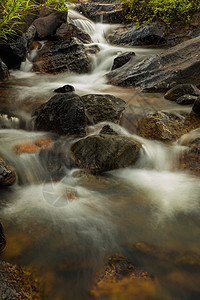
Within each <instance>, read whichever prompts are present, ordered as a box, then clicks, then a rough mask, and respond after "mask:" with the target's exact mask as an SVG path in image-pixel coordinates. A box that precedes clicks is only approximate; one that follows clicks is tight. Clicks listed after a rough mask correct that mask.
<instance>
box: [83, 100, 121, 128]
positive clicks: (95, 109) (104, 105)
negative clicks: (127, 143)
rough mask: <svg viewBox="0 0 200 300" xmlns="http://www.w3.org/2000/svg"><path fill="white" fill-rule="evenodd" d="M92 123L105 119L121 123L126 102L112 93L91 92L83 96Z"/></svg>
mask: <svg viewBox="0 0 200 300" xmlns="http://www.w3.org/2000/svg"><path fill="white" fill-rule="evenodd" d="M81 100H82V101H83V103H84V106H85V110H86V115H87V118H88V119H89V121H90V123H91V124H97V123H99V122H103V121H110V122H113V123H119V121H120V118H121V114H122V112H123V110H124V109H125V105H126V103H125V102H124V101H123V100H122V99H120V98H116V97H114V96H112V95H98V94H96V95H95V94H94V95H93V94H89V95H85V96H82V97H81Z"/></svg>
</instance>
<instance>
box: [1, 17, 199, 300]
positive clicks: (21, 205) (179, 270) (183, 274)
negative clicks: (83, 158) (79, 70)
mask: <svg viewBox="0 0 200 300" xmlns="http://www.w3.org/2000/svg"><path fill="white" fill-rule="evenodd" d="M70 20H71V22H73V23H74V24H75V25H76V26H79V27H82V28H83V29H84V30H86V31H87V32H88V33H89V34H90V35H91V36H92V39H93V43H94V44H98V46H99V47H100V52H99V53H98V54H96V55H93V56H92V57H91V59H92V61H93V70H92V71H91V73H90V74H83V75H77V74H73V73H63V74H58V75H54V76H52V75H43V74H36V73H33V72H31V60H32V59H33V57H34V55H35V54H36V53H31V54H30V56H29V57H28V58H27V61H26V62H25V63H23V64H22V66H21V69H20V70H19V71H12V72H11V74H12V77H11V79H10V81H9V83H8V84H7V85H5V86H3V91H4V92H6V93H7V94H6V97H5V99H4V97H3V98H2V99H1V101H0V111H1V112H2V115H1V116H0V128H1V129H0V141H1V148H0V156H3V157H4V158H5V159H8V161H10V162H11V163H12V164H13V165H14V166H15V168H16V170H17V173H18V182H17V183H16V184H15V185H14V186H12V187H10V188H9V189H6V190H3V191H1V195H0V200H1V211H0V217H1V219H2V221H3V224H4V226H5V229H6V236H7V247H6V250H5V251H4V253H3V254H2V257H1V259H5V260H8V261H10V262H12V263H17V264H21V265H33V266H38V267H40V268H41V274H42V276H43V279H44V281H45V287H46V290H47V292H48V291H49V294H50V295H51V296H49V294H48V297H47V298H46V299H50V300H51V299H52V300H55V299H59V300H64V299H70V300H71V299H77V300H79V299H80V300H82V299H83V300H86V299H93V296H92V295H90V294H89V293H88V291H89V290H90V289H91V288H92V286H93V284H94V278H95V273H96V271H97V270H99V268H100V267H102V265H103V263H104V261H105V258H106V257H107V256H109V255H112V254H115V253H121V254H123V255H125V256H126V257H127V258H128V259H129V260H131V261H133V262H134V263H135V264H136V265H138V266H139V267H141V268H143V269H145V270H147V271H149V272H150V273H151V274H153V275H154V276H155V278H156V279H155V280H154V281H152V282H150V283H148V284H147V283H144V284H142V283H140V284H138V285H136V286H134V285H133V284H132V283H130V285H128V286H126V287H125V288H122V291H121V290H120V289H119V290H118V291H117V292H116V291H115V290H111V291H110V295H109V296H106V295H105V296H102V297H101V296H100V297H99V298H98V299H117V300H121V299H125V298H127V299H169V300H171V299H175V300H177V299H181V300H183V299H192V300H193V299H199V297H200V287H199V281H200V273H199V268H200V247H199V246H200V219H199V213H200V208H199V202H200V182H199V178H198V177H195V176H192V175H190V174H187V173H183V172H177V171H174V167H175V165H176V162H177V157H178V154H179V152H180V151H181V149H182V147H184V146H180V145H178V144H174V145H171V146H165V145H163V144H161V143H159V142H155V141H148V140H145V139H143V138H141V137H139V136H135V135H132V134H131V133H130V132H131V131H130V130H131V128H130V126H128V128H126V129H125V128H123V127H121V126H119V125H115V124H110V126H111V127H112V128H113V129H114V130H116V131H117V132H119V133H121V134H122V135H126V136H133V137H134V138H135V139H137V140H139V141H140V142H141V143H142V145H143V148H142V152H141V158H140V160H139V161H138V163H137V165H136V166H134V168H127V169H123V170H115V171H112V172H108V173H106V174H105V175H104V176H99V177H97V178H96V179H94V178H92V177H91V178H90V179H87V178H86V179H85V180H84V179H80V178H79V177H77V176H75V174H76V172H77V170H74V169H73V170H70V169H69V168H68V164H67V163H66V162H65V160H66V159H65V160H63V157H65V158H66V157H67V155H68V151H69V148H70V145H71V143H72V142H73V139H71V138H63V137H57V136H54V135H52V134H51V133H46V132H35V131H34V130H33V124H32V122H31V116H30V113H29V109H28V108H27V107H31V106H27V105H29V104H31V105H33V104H34V103H36V102H39V101H41V99H42V100H47V99H49V98H50V97H51V96H52V95H53V90H54V89H55V88H57V87H60V86H62V85H64V84H72V85H73V86H74V87H75V89H76V92H77V94H79V95H83V94H87V93H111V94H113V95H117V96H118V97H121V98H123V99H124V100H125V101H127V111H128V113H130V114H131V113H134V112H140V111H144V110H148V111H151V110H153V111H155V110H161V109H162V110H173V109H175V108H177V106H176V104H174V103H171V102H168V101H166V100H164V98H163V96H162V95H158V94H157V95H155V94H150V95H147V94H141V93H139V92H138V91H137V90H136V89H133V88H132V89H131V88H129V89H123V88H118V87H113V86H109V85H107V84H106V80H105V77H104V75H105V74H106V73H107V72H108V71H109V70H110V69H111V66H112V62H113V59H114V58H115V57H116V56H117V55H118V54H120V53H122V52H125V51H134V52H135V53H136V57H135V58H134V59H135V61H136V62H137V61H139V60H141V59H143V58H144V57H146V56H150V55H153V54H155V53H157V52H159V51H160V50H155V49H149V48H139V47H135V48H125V47H113V46H111V45H109V44H108V43H107V42H106V38H105V36H106V33H107V32H108V31H109V30H111V27H112V26H114V25H112V26H111V25H107V24H94V23H92V22H91V21H89V20H87V19H86V18H84V17H82V16H81V15H79V14H78V13H76V12H71V13H70ZM35 51H37V50H35ZM24 107H25V108H26V109H25V110H24ZM100 125H103V124H100ZM100 125H99V124H98V125H96V126H92V127H90V128H89V129H88V131H89V133H90V134H94V133H95V132H98V131H99V128H100V127H101V126H100ZM195 134H197V135H199V133H198V132H196V133H195ZM47 137H48V138H49V137H51V138H53V139H54V141H55V145H56V149H59V154H60V153H61V154H62V155H61V158H59V159H60V163H61V164H62V166H63V167H62V172H63V176H62V178H61V179H60V180H59V181H54V182H52V181H51V180H50V174H49V170H48V168H47V165H48V162H49V161H48V159H49V158H48V157H47V156H42V157H41V155H40V154H39V153H38V152H35V153H32V154H27V153H23V154H21V155H17V154H15V153H14V151H13V148H14V146H16V145H18V144H21V143H27V142H32V141H35V140H38V139H42V138H47ZM59 157H60V156H59ZM50 159H51V158H50ZM66 191H69V192H70V193H71V194H73V195H75V196H74V197H69V196H67V195H66ZM138 243H147V244H150V245H153V246H155V247H156V249H157V254H156V255H154V256H151V255H149V254H148V253H145V252H144V251H143V252H142V251H136V250H135V245H136V244H137V245H138ZM163 248H164V249H165V251H166V252H167V253H170V254H167V255H166V257H165V258H162V257H160V253H161V251H162V250H161V249H163ZM174 253H176V255H175V254H174ZM185 253H187V255H185ZM169 257H170V258H171V259H169Z"/></svg>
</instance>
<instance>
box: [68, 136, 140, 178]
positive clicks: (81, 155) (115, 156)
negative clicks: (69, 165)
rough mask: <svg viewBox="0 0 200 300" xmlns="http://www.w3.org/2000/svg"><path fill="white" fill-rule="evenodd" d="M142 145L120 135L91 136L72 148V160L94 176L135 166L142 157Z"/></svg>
mask: <svg viewBox="0 0 200 300" xmlns="http://www.w3.org/2000/svg"><path fill="white" fill-rule="evenodd" d="M140 148H141V144H140V143H139V142H137V141H134V140H133V139H131V138H128V137H125V136H119V135H109V134H101V135H91V136H88V137H86V138H84V139H80V140H79V141H77V142H76V143H74V144H73V145H72V147H71V154H72V160H73V161H74V163H75V165H76V166H77V167H79V168H83V169H86V170H88V171H89V172H91V173H94V174H100V173H103V172H106V171H109V170H113V169H119V168H126V167H128V166H131V165H134V164H135V163H136V161H137V160H138V159H139V157H140Z"/></svg>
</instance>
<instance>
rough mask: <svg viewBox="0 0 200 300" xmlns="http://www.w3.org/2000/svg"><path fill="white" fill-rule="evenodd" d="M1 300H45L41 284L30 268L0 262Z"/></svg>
mask: <svg viewBox="0 0 200 300" xmlns="http://www.w3.org/2000/svg"><path fill="white" fill-rule="evenodd" d="M0 299H13V300H18V299H30V300H35V299H38V300H40V299H41V300H42V299H44V295H43V287H42V284H41V282H40V281H39V280H38V279H37V278H35V277H34V276H33V275H32V274H31V270H30V269H29V268H27V267H26V268H25V267H23V268H22V267H20V266H17V265H12V264H10V263H8V262H4V261H0Z"/></svg>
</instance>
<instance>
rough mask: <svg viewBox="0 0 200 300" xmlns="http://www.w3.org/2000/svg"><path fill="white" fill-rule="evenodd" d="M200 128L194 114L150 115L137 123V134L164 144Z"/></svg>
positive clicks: (167, 113)
mask: <svg viewBox="0 0 200 300" xmlns="http://www.w3.org/2000/svg"><path fill="white" fill-rule="evenodd" d="M198 127H200V118H198V117H197V116H195V114H194V113H169V112H157V113H150V114H148V115H146V116H144V117H141V118H140V119H139V120H138V121H137V125H136V129H135V133H137V134H138V135H140V136H142V137H145V138H147V139H152V140H159V141H162V142H166V143H168V142H170V141H175V140H177V139H178V138H179V137H181V136H182V135H183V134H185V133H187V132H189V131H191V130H193V129H196V128H198Z"/></svg>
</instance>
